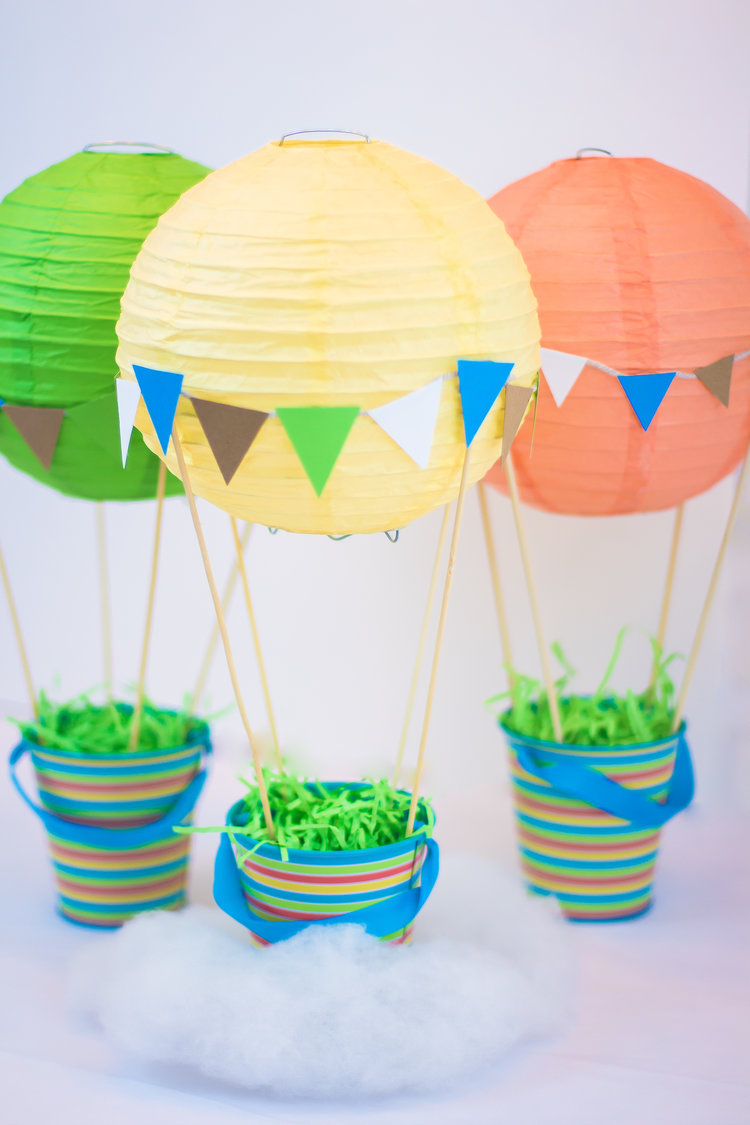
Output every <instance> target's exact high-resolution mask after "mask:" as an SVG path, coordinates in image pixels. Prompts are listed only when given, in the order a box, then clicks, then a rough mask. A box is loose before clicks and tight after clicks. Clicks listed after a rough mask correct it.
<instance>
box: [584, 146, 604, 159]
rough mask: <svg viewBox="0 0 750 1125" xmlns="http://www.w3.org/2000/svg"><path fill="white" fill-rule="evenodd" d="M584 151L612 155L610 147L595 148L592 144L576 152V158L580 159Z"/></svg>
mask: <svg viewBox="0 0 750 1125" xmlns="http://www.w3.org/2000/svg"><path fill="white" fill-rule="evenodd" d="M584 152H600V153H601V154H602V155H603V156H611V155H612V153H611V152H610V151H609V149H608V148H594V147H592V146H589V147H588V148H579V150H578V152H577V153H576V160H580V159H581V157H582V156H583V154H584Z"/></svg>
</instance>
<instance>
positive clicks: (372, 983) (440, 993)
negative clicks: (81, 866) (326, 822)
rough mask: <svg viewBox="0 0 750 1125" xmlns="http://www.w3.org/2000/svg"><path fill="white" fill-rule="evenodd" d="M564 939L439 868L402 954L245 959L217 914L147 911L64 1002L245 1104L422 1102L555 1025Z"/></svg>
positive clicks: (512, 903)
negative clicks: (231, 1086) (229, 1090)
mask: <svg viewBox="0 0 750 1125" xmlns="http://www.w3.org/2000/svg"><path fill="white" fill-rule="evenodd" d="M565 937H566V935H565V933H564V923H563V922H562V921H561V920H560V918H559V917H558V916H557V914H556V912H555V911H554V909H553V908H552V907H551V905H550V903H549V901H548V900H535V899H531V898H529V897H528V896H527V895H526V894H525V892H524V891H523V889H522V888H521V886H520V884H519V882H518V880H517V878H516V877H515V875H508V874H504V873H503V872H501V871H500V870H499V869H498V868H496V867H495V866H493V865H492V864H490V863H488V862H487V861H485V860H479V859H477V858H471V859H469V858H468V857H466V858H462V857H446V860H445V861H444V863H443V865H442V870H441V874H440V879H439V880H438V883H437V886H436V889H435V891H434V892H433V896H432V898H431V900H430V901H429V903H428V904H427V906H426V907H425V909H424V910H423V912H422V914H421V915H420V918H419V920H418V923H417V928H416V936H415V940H414V943H413V945H411V946H409V947H392V946H386V945H381V944H379V943H378V942H377V941H375V940H374V939H373V938H371V937H369V936H368V935H367V934H366V933H365V932H364V930H363V929H362V928H361V927H360V926H355V925H341V926H326V927H311V928H309V929H307V930H306V931H304V932H303V933H301V934H299V935H298V936H297V937H295V938H292V939H291V940H290V941H286V942H282V943H279V944H278V945H275V946H272V947H270V948H268V949H263V950H256V949H254V948H253V947H252V946H250V945H249V942H248V938H247V935H246V933H245V931H243V930H242V929H241V928H240V927H239V926H237V925H235V924H234V923H231V922H229V921H228V920H227V919H225V918H224V917H223V916H222V915H221V914H219V912H218V911H212V910H208V909H207V908H205V907H193V908H190V909H188V910H185V911H183V912H181V913H179V914H170V913H158V912H156V913H152V914H147V915H142V916H141V917H139V918H136V919H134V920H133V921H131V922H129V923H128V924H127V925H126V926H124V927H123V929H122V930H120V931H118V932H117V933H115V934H113V935H111V936H108V937H106V938H103V939H101V940H99V941H98V942H97V943H96V944H95V945H93V946H92V947H91V948H90V949H88V950H85V951H84V953H83V954H81V955H79V957H78V959H77V962H76V964H75V966H74V969H73V997H74V1002H75V1004H76V1007H77V1008H78V1009H79V1010H82V1011H84V1012H86V1013H88V1014H89V1015H91V1016H93V1017H94V1018H95V1019H96V1020H97V1021H98V1022H99V1023H100V1025H101V1027H102V1028H103V1030H104V1032H105V1034H106V1035H107V1036H108V1037H109V1038H110V1039H111V1040H112V1041H113V1042H114V1043H115V1044H116V1045H117V1046H118V1047H119V1048H121V1049H122V1050H123V1051H126V1052H128V1053H130V1054H131V1055H134V1056H136V1057H138V1058H139V1059H141V1060H143V1061H146V1062H161V1063H180V1064H183V1065H187V1066H189V1067H194V1068H195V1069H196V1070H197V1071H199V1072H201V1073H202V1074H204V1075H208V1076H210V1077H213V1078H216V1079H220V1080H223V1081H227V1082H231V1083H235V1084H238V1085H240V1086H243V1087H246V1088H249V1089H251V1090H253V1091H256V1092H264V1091H265V1092H267V1093H269V1094H274V1095H275V1096H277V1097H278V1096H282V1097H284V1096H286V1097H300V1096H305V1097H320V1098H354V1097H360V1096H373V1095H385V1094H393V1093H407V1092H432V1091H435V1090H440V1089H445V1088H446V1087H449V1086H451V1085H454V1084H456V1083H458V1082H460V1081H461V1080H462V1079H465V1078H467V1077H469V1076H471V1075H473V1074H476V1073H477V1072H479V1071H481V1070H482V1069H484V1068H486V1067H488V1066H491V1064H492V1063H494V1062H495V1061H497V1060H498V1059H499V1058H500V1057H501V1056H502V1055H503V1054H504V1053H505V1052H506V1051H508V1050H509V1048H511V1047H512V1046H514V1045H515V1044H517V1043H519V1042H521V1041H524V1040H529V1039H533V1038H537V1037H540V1036H547V1035H550V1034H553V1033H554V1032H555V1031H556V1030H557V1029H558V1028H559V1027H560V1025H561V1022H562V1021H563V1019H564V1013H565V1011H566V1008H567V1006H568V992H569V988H570V980H571V963H570V956H569V950H568V945H567V942H566V940H565Z"/></svg>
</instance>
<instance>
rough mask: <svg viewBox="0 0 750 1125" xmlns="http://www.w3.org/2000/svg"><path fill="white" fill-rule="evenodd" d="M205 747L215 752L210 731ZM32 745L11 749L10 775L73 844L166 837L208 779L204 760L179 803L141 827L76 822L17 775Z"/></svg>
mask: <svg viewBox="0 0 750 1125" xmlns="http://www.w3.org/2000/svg"><path fill="white" fill-rule="evenodd" d="M201 747H202V749H203V751H204V756H205V757H207V756H208V755H209V754H210V753H211V740H210V738H209V736H208V733H206V737H205V739H204V740H202V743H201ZM197 748H198V746H196V749H197ZM32 749H34V746H33V744H32V743H30V742H27V741H26V740H25V739H24V741H22V742H19V743H18V745H17V746H16V747H14V748H13V750H11V753H10V759H9V766H10V779H11V781H12V782H13V784H14V785H15V787H16V790H17V791H18V793H19V794H20V795H21V797H22V799H23V800H24V801H25V802H26V804H27V805H28V806H29V808H30V809H31V811H32V812H33V813H35V814H36V816H38V817H39V819H40V820H41V822H42V824H43V825H44V827H45V828H46V829H47V831H48V832H49V833H50V835H52V836H59V837H61V838H62V839H63V840H69V841H70V842H71V843H73V844H83V845H84V846H87V847H90V848H100V849H101V850H103V851H120V850H128V849H130V848H141V847H143V846H144V845H146V844H153V843H155V841H157V840H163V839H164V837H165V836H168V835H169V833H170V830H171V829H172V828H174V827H175V826H176V825H178V824H182V823H183V821H184V820H185V818H186V817H187V816H188V815H189V814H190V813H191V812H192V811H193V809H194V807H195V804H196V802H197V800H198V797H199V796H200V793H201V790H202V789H203V786H204V785H205V783H206V766H205V764H204V766H203V769H201V770H200V771H199V772H198V773H197V774H196V775H195V777H194V778H193V780H192V781H191V782H190V784H189V785H188V786H187V787H186V788H185V789H184V790H183V791H182V793H180V795H179V797H178V798H177V800H176V801H175V803H174V804H173V805H171V806H170V807H169V808H168V809H167V811H166V812H165V813H164V815H163V816H162V817H160V818H159V820H152V821H150V823H149V824H143V825H141V826H140V827H139V828H96V827H95V826H93V825H90V824H76V823H75V822H74V821H71V820H64V819H63V817H60V816H56V815H55V814H54V813H52V812H50V811H49V809H45V808H42V806H41V805H37V804H35V803H34V801H33V800H32V799H31V797H30V796H29V795H28V793H27V792H26V790H25V789H24V788H23V786H22V785H21V782H20V781H19V779H18V777H17V776H16V767H17V765H18V763H19V762H20V761H21V759H22V758H23V756H24V754H25V753H26V752H27V751H30V750H32Z"/></svg>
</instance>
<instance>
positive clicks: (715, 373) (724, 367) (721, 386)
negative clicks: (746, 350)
mask: <svg viewBox="0 0 750 1125" xmlns="http://www.w3.org/2000/svg"><path fill="white" fill-rule="evenodd" d="M733 366H734V356H733V355H725V356H723V357H722V358H721V359H717V360H716V361H715V362H714V363H709V364H708V365H707V366H706V367H697V368H696V371H695V374H696V376H697V378H698V379H700V381H701V383H703V386H704V387H705V388H706V389H707V390H709V391H710V392H711V394H712V395H713V396H714V398H718V400H719V402H721V403H723V405H724V406H729V388H730V385H731V382H732V368H733Z"/></svg>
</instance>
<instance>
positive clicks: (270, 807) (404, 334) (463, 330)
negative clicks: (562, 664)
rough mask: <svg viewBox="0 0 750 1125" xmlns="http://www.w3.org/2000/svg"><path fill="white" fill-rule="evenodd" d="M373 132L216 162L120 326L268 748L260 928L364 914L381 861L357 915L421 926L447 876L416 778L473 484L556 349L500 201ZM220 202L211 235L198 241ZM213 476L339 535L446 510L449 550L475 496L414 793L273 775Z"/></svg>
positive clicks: (249, 885) (256, 894)
mask: <svg viewBox="0 0 750 1125" xmlns="http://www.w3.org/2000/svg"><path fill="white" fill-rule="evenodd" d="M366 141H367V143H366V144H340V145H339V144H328V143H326V142H325V141H323V142H318V141H308V142H306V143H304V144H299V145H286V144H281V143H280V142H274V143H272V144H269V145H266V146H265V147H264V148H262V149H260V150H259V151H257V152H255V153H251V154H250V155H249V156H246V157H244V158H243V159H241V160H238V161H236V162H235V163H233V164H230V165H228V166H227V167H226V168H222V169H220V170H219V171H217V172H215V173H213V174H212V175H211V176H209V177H207V178H206V180H205V181H204V182H203V183H202V184H201V185H200V186H199V187H198V188H197V189H196V190H195V191H193V192H191V193H190V194H189V195H187V196H184V197H183V198H182V199H181V200H180V201H179V202H178V203H177V204H176V205H175V207H174V208H173V209H172V211H171V212H169V213H168V214H167V215H166V216H165V217H164V219H163V220H162V222H160V223H159V224H158V225H157V227H156V229H155V230H154V231H153V233H152V234H151V235H150V236H149V238H148V239H147V240H146V242H145V243H144V246H143V249H142V251H141V254H140V255H139V257H138V259H137V261H136V263H135V265H134V267H133V270H132V273H131V278H130V282H129V284H128V287H127V289H126V291H125V294H124V296H123V301H122V314H121V318H120V321H119V324H118V336H119V340H120V346H119V350H118V364H119V367H120V376H121V381H125V382H132V381H133V380H134V379H137V380H138V383H139V386H140V390H141V392H142V395H143V402H142V404H141V406H140V407H139V410H138V414H137V416H136V425H137V426H138V428H139V429H140V430H141V432H142V433H143V435H144V438H145V440H146V443H147V444H148V445H149V447H150V448H151V449H153V450H154V451H155V452H156V453H157V454H158V455H159V456H160V457H162V458H163V459H165V460H166V463H167V465H168V467H169V468H170V470H171V471H172V472H173V473H175V474H176V475H178V476H179V477H180V478H181V479H182V481H183V483H184V486H185V491H186V494H187V497H188V501H189V503H190V506H191V512H192V516H193V522H194V525H195V531H196V535H197V538H198V543H199V547H200V551H201V554H202V558H203V562H204V567H205V570H206V574H207V578H208V583H209V587H210V589H211V593H212V597H213V601H214V607H215V610H216V615H217V622H218V628H219V631H220V634H221V637H222V641H223V644H224V649H225V654H226V657H227V663H228V667H229V672H230V677H231V679H232V683H233V687H234V691H235V696H236V698H237V702H238V707H239V710H240V715H241V718H242V721H243V725H244V728H245V731H246V734H247V737H248V742H249V746H250V751H251V755H252V758H253V766H254V770H255V786H254V789H253V792H252V796H251V799H250V800H249V801H245V802H240V804H239V806H237V805H235V806H233V808H232V810H230V813H229V816H228V822H227V825H226V826H225V830H226V832H227V834H228V835H229V836H230V837H231V839H232V840H233V842H234V849H232V847H231V846H230V844H229V841H228V840H224V842H223V843H222V846H221V848H220V850H219V855H218V857H217V869H216V884H215V893H216V897H217V901H219V902H220V905H222V906H223V908H224V909H226V910H227V911H228V912H229V913H232V914H233V916H235V917H237V916H238V913H239V916H240V917H241V918H242V919H243V920H244V924H245V925H246V926H247V928H248V929H249V930H250V932H251V933H252V934H254V935H255V937H256V939H257V940H258V941H260V942H261V944H263V943H266V942H268V941H274V940H281V939H282V938H283V937H285V936H289V935H288V933H287V930H288V927H286V928H285V926H284V925H283V924H282V919H283V918H284V917H289V916H290V914H289V911H292V912H293V913H292V915H291V916H292V917H294V918H298V919H301V920H302V923H303V924H305V925H307V924H322V923H324V922H330V921H332V920H334V921H335V920H348V919H350V918H351V917H352V914H351V911H352V910H355V909H356V907H358V906H362V903H363V894H361V893H360V894H359V895H356V894H355V895H354V896H353V898H352V901H351V903H350V904H349V905H347V906H346V909H344V910H342V909H341V905H340V904H339V906H338V908H337V906H336V902H337V901H338V900H335V899H334V900H331V899H330V897H328V894H327V892H326V887H327V888H328V890H330V891H331V892H335V889H336V887H337V886H338V885H340V882H339V883H337V879H340V878H343V877H344V876H346V875H348V876H349V878H350V882H351V881H354V882H355V883H356V880H357V878H361V875H360V876H355V874H354V873H355V871H361V870H362V868H361V865H362V864H363V863H364V864H365V865H372V870H373V871H377V873H378V879H379V885H380V887H381V890H380V891H379V892H378V895H377V896H375V897H376V898H377V899H378V902H377V903H374V904H373V910H374V916H373V919H372V920H371V921H370V920H369V914H365V913H363V914H361V915H360V916H359V917H360V918H361V920H362V923H363V924H365V923H367V925H368V928H370V929H371V932H373V933H376V934H377V936H379V937H381V938H382V939H384V940H392V941H403V940H408V938H409V936H410V933H411V925H412V922H413V918H414V916H415V914H416V912H417V911H418V910H419V908H420V907H421V904H422V902H423V901H424V899H425V898H426V894H427V893H429V890H430V889H431V886H432V884H433V882H434V879H435V877H436V874H437V851H436V845H435V842H434V840H433V839H432V827H433V817H432V813H431V810H430V808H429V804H428V803H426V802H424V801H423V800H421V799H420V796H419V789H420V779H421V774H422V768H423V765H424V760H425V752H426V746H427V739H428V731H429V723H430V716H431V708H432V702H433V699H434V694H435V687H436V682H437V672H438V663H439V656H440V648H441V642H442V637H443V632H444V627H445V620H446V614H447V607H448V598H449V592H450V585H451V580H452V575H453V563H454V560H455V556H456V549H457V544H458V537H459V531H460V526H461V515H462V511H463V504H464V498H465V494H466V489H467V487H468V485H469V484H470V483H472V482H474V481H476V480H477V479H479V478H481V476H482V475H483V474H484V473H485V472H486V471H487V469H488V468H489V466H490V465H491V464H492V463H493V461H494V460H495V459H496V457H497V456H498V454H499V452H500V447H501V440H502V433H503V426H504V422H503V419H504V415H505V414H506V413H507V402H508V394H509V393H511V392H512V391H516V392H518V393H520V394H522V395H523V396H524V401H525V402H528V400H529V399H530V397H531V395H532V393H533V390H532V389H533V387H534V386H535V383H536V378H537V373H538V366H539V360H538V350H537V349H538V322H537V318H536V302H535V300H534V297H533V294H532V293H531V288H530V286H529V280H528V274H527V272H526V269H525V267H524V265H523V262H522V259H521V257H520V254H519V253H518V251H517V250H516V248H515V246H514V245H513V243H512V242H511V240H510V238H509V237H508V235H507V234H506V232H505V231H504V229H503V227H502V225H501V224H500V223H498V222H497V220H496V219H495V217H494V216H493V214H492V212H491V211H490V209H489V208H488V207H487V205H486V203H485V202H484V200H482V199H481V197H480V196H478V195H477V194H476V193H475V192H473V191H472V190H471V189H469V188H468V187H466V186H465V185H464V184H462V183H461V182H460V181H459V180H457V179H456V178H455V177H453V176H451V175H450V174H449V173H447V172H445V171H443V170H442V169H440V168H437V167H436V166H435V165H433V164H431V163H429V162H428V161H426V160H422V159H420V158H418V157H416V156H413V155H412V154H410V153H408V152H404V151H403V150H401V149H398V148H395V147H393V146H391V145H388V144H385V143H384V142H382V141H378V140H374V139H372V138H369V137H366ZM313 217H314V222H313V221H312V219H313ZM207 221H209V222H210V229H211V231H212V236H211V238H205V237H204V238H201V239H197V238H196V237H195V232H196V231H197V230H198V229H204V227H205V224H206V222H207ZM394 230H397V232H398V237H395V238H394ZM438 230H439V231H440V235H439V237H438V236H437V235H436V234H435V233H432V232H435V231H438ZM290 245H292V246H293V247H294V254H293V255H290V254H289V247H290ZM321 247H324V248H325V253H321ZM230 279H231V280H230ZM157 287H158V289H159V292H160V299H159V301H158V303H154V301H153V300H152V296H153V294H154V292H155V291H156V288H157ZM196 496H199V497H202V498H203V499H205V500H207V501H209V502H210V503H212V504H214V505H216V506H217V507H219V508H221V509H223V510H224V511H226V512H228V513H229V514H230V515H231V516H232V517H233V518H235V517H241V518H243V519H246V520H248V521H251V522H254V523H260V524H263V525H265V526H268V527H271V528H282V529H284V530H286V531H291V532H301V533H312V534H319V535H329V536H332V537H341V536H348V535H351V534H370V533H373V532H386V533H388V532H390V531H391V530H392V529H394V528H403V527H404V526H406V525H407V524H409V523H411V522H412V521H413V520H415V519H417V518H418V517H419V516H421V515H423V514H426V513H427V512H429V511H432V510H434V509H436V508H440V507H444V508H445V509H446V514H445V518H444V520H443V531H442V532H441V536H440V541H439V546H441V547H442V544H443V542H444V540H445V537H446V529H447V524H448V515H447V510H448V505H450V503H451V501H453V500H455V501H456V509H455V515H454V518H453V523H452V530H451V536H450V547H449V553H448V565H447V571H446V577H445V581H444V585H443V594H442V603H441V608H440V615H439V622H438V630H437V639H436V644H435V648H434V651H433V656H432V664H431V670H430V676H429V684H428V691H427V704H426V708H425V714H424V717H423V722H422V731H421V735H420V740H419V750H418V755H417V763H416V777H415V782H414V785H413V787H412V792H411V793H406V792H403V791H400V790H397V789H396V788H395V786H391V785H390V784H389V783H388V782H385V781H383V782H380V783H374V784H373V785H370V786H363V785H362V783H359V782H357V783H347V784H345V785H343V784H342V785H336V786H332V785H330V784H326V785H324V786H322V787H321V786H320V785H319V783H310V784H307V783H303V782H301V781H299V779H297V778H294V777H292V776H290V775H289V774H288V773H286V774H285V773H279V774H277V775H276V776H275V777H274V776H267V775H266V774H265V773H264V770H263V766H262V762H261V755H260V752H259V748H258V744H257V739H256V736H255V731H254V728H253V726H252V725H251V723H250V720H249V716H248V713H247V709H246V707H245V705H244V702H243V699H242V693H241V690H240V685H239V677H238V675H237V671H236V667H235V664H234V657H233V652H232V646H231V641H230V638H229V633H228V630H227V627H226V622H225V620H224V618H223V614H222V611H221V602H220V598H219V596H218V591H217V590H216V584H215V581H214V579H213V572H212V567H211V561H210V557H209V551H208V546H207V543H206V540H205V536H204V534H203V529H202V526H201V522H200V518H199V515H198V510H197V506H196V503H195V497H196ZM438 561H439V559H438V560H436V569H437V562H438ZM435 587H436V579H435V578H434V580H433V582H432V583H431V584H430V588H431V593H430V598H428V604H430V605H431V597H432V594H434V592H435ZM423 651H424V646H423V645H420V655H419V658H418V659H421V652H423ZM292 808H296V809H298V808H303V809H304V810H305V816H304V817H303V820H305V825H303V826H301V825H300V824H299V823H297V821H295V818H294V817H293V816H292V815H291V811H290V810H291V809H292ZM365 809H367V810H368V812H369V814H370V815H368V816H367V817H366V818H365V819H364V821H363V820H362V818H361V816H360V814H361V813H362V811H363V810H365ZM379 809H383V815H381V814H380V812H379ZM386 814H387V815H386ZM357 818H359V824H360V827H359V829H355V827H354V825H355V821H357ZM313 819H314V820H315V823H316V825H317V827H316V828H315V830H314V831H313V830H312V829H311V828H309V824H308V822H312V820H313ZM363 823H364V824H366V825H367V826H368V828H367V831H365V829H364V828H363V827H362V825H363ZM405 855H408V856H410V857H411V863H410V864H407V865H406V868H405V867H404V856H405ZM299 864H302V865H308V866H309V865H310V864H312V865H314V866H315V867H316V869H318V868H320V869H321V875H322V876H324V877H321V878H320V880H319V881H320V883H321V885H322V887H323V889H322V890H321V893H320V894H319V895H316V896H315V900H314V901H312V902H310V901H308V902H307V903H306V904H304V903H300V901H299V895H295V894H294V893H292V892H293V888H294V884H295V874H296V873H298V867H297V865H299ZM267 866H268V867H269V868H272V869H273V870H274V871H275V872H276V873H277V874H276V876H275V878H276V879H278V880H279V881H280V882H279V885H278V891H279V893H278V894H277V895H276V896H275V897H274V896H270V897H269V895H268V892H267V886H266V889H265V890H264V884H265V882H267V874H264V869H265V867H267ZM420 872H421V875H420ZM287 877H288V884H289V885H287ZM296 885H297V886H298V885H299V883H298V880H297V884H296ZM308 897H309V896H308ZM369 898H370V899H372V898H373V895H372V894H371V895H370V896H369Z"/></svg>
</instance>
